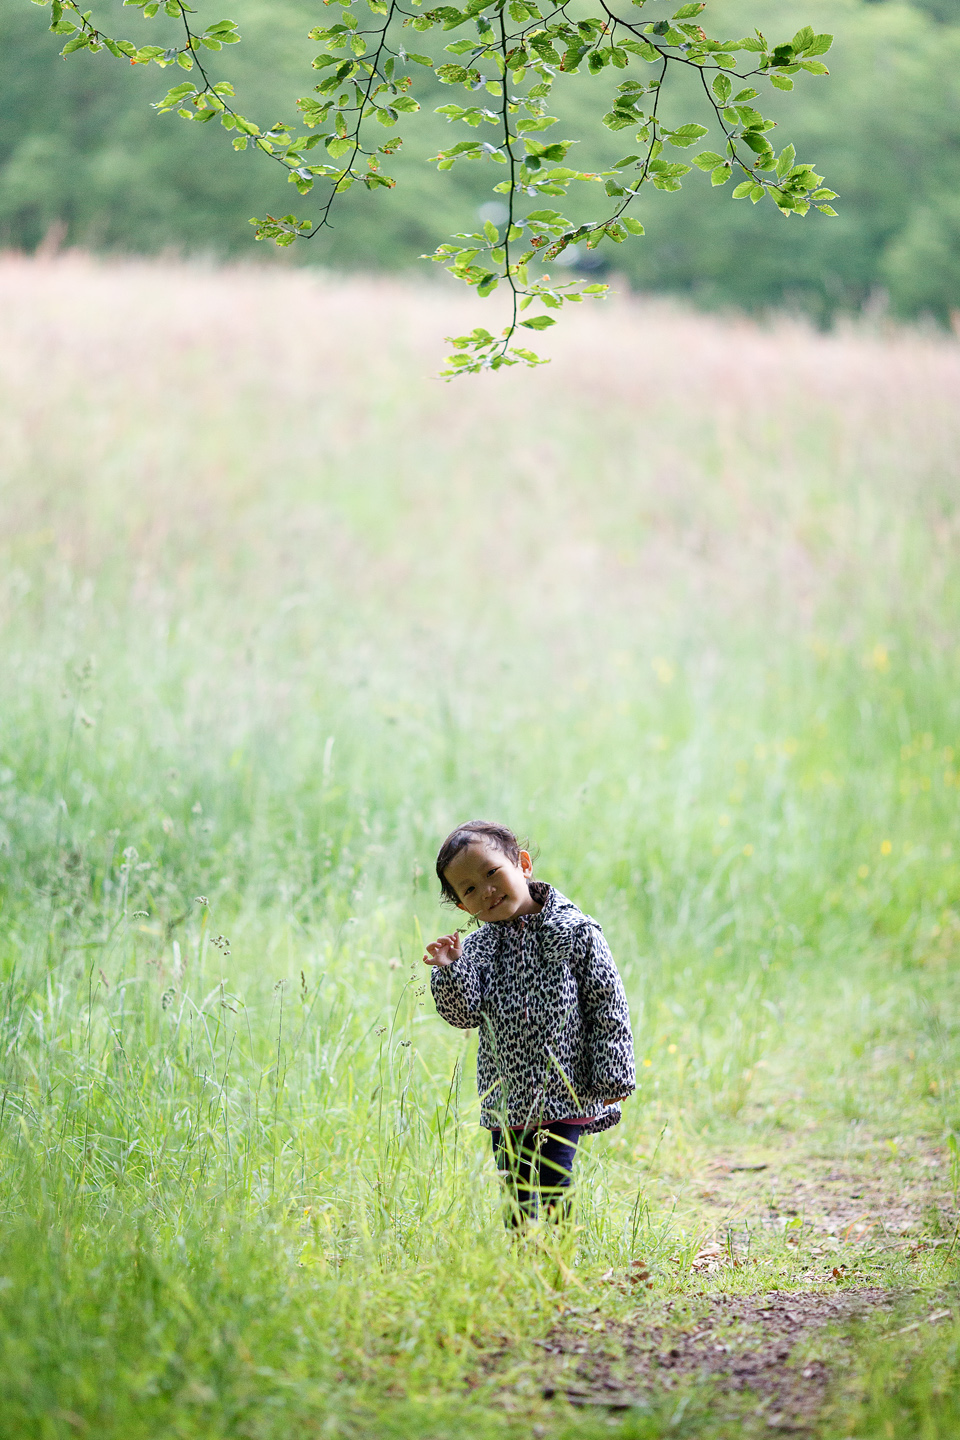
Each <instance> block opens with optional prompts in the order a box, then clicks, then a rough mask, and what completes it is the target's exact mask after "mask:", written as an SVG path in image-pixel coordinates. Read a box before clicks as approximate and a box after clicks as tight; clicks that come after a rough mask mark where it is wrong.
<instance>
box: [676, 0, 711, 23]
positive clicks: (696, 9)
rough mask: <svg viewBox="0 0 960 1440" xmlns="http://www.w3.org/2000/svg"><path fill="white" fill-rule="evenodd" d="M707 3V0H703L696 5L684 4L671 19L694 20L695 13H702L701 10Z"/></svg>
mask: <svg viewBox="0 0 960 1440" xmlns="http://www.w3.org/2000/svg"><path fill="white" fill-rule="evenodd" d="M705 4H706V0H701V3H699V4H695V5H682V6H681V7H680V9H679V10H678V11H677V12H676V14H675V15H673V16H671V19H673V20H692V19H693V17H694V16H695V15H699V14H700V12H701V10H702V9H703V8H704V5H705Z"/></svg>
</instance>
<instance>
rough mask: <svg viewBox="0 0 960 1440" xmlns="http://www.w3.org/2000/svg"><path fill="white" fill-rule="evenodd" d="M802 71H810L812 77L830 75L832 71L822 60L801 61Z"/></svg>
mask: <svg viewBox="0 0 960 1440" xmlns="http://www.w3.org/2000/svg"><path fill="white" fill-rule="evenodd" d="M800 69H801V70H808V71H809V72H810V74H811V75H829V74H830V71H829V70H828V69H827V67H826V65H824V64H823V62H822V61H821V60H801V61H800Z"/></svg>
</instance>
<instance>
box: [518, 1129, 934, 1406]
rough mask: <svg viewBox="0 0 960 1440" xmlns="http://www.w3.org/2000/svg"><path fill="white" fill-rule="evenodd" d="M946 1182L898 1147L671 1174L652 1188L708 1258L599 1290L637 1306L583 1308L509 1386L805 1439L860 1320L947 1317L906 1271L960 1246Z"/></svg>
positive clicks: (923, 1155) (927, 1152) (677, 1261)
mask: <svg viewBox="0 0 960 1440" xmlns="http://www.w3.org/2000/svg"><path fill="white" fill-rule="evenodd" d="M948 1181H949V1166H948V1164H947V1162H946V1159H945V1157H944V1156H943V1155H942V1154H941V1153H938V1152H937V1151H935V1150H933V1149H930V1148H926V1149H924V1148H920V1147H914V1148H912V1149H911V1150H909V1152H908V1153H904V1152H903V1151H902V1149H901V1148H900V1147H898V1146H896V1145H889V1144H882V1145H870V1144H865V1145H862V1146H861V1147H860V1150H859V1152H858V1154H857V1155H856V1156H854V1157H847V1158H845V1159H844V1160H843V1161H842V1162H838V1161H837V1160H836V1158H831V1157H827V1156H817V1155H811V1154H809V1152H808V1153H801V1152H800V1147H799V1146H796V1147H791V1148H790V1149H784V1150H781V1151H779V1152H768V1154H767V1155H765V1156H764V1157H763V1158H759V1157H748V1158H746V1159H740V1160H738V1159H732V1158H723V1159H717V1158H715V1159H713V1160H712V1161H710V1162H709V1163H708V1164H707V1165H706V1167H705V1168H704V1171H703V1173H702V1174H695V1175H692V1176H691V1175H686V1176H680V1175H673V1176H671V1175H669V1174H668V1175H666V1176H664V1177H662V1178H661V1180H660V1181H659V1182H658V1185H657V1188H658V1189H660V1190H662V1191H663V1198H664V1199H666V1198H668V1197H670V1195H671V1191H672V1192H673V1200H674V1202H677V1201H678V1200H679V1201H680V1202H681V1203H683V1205H684V1206H685V1218H694V1219H695V1220H696V1222H697V1227H698V1228H699V1233H700V1235H701V1237H704V1238H703V1239H702V1241H701V1244H700V1248H699V1249H698V1250H697V1251H696V1252H695V1253H690V1252H685V1253H683V1254H677V1255H673V1256H671V1257H669V1258H668V1259H667V1260H666V1262H661V1263H660V1264H659V1265H654V1264H653V1263H652V1262H649V1268H648V1261H647V1260H646V1259H645V1258H644V1257H642V1256H638V1257H636V1258H635V1259H634V1260H633V1262H632V1264H631V1265H630V1266H629V1267H628V1268H627V1269H625V1270H623V1271H620V1272H614V1271H609V1272H608V1273H607V1274H606V1275H605V1276H604V1277H603V1281H604V1282H606V1284H607V1285H609V1286H612V1287H614V1290H615V1291H617V1292H619V1293H620V1294H621V1295H624V1296H627V1295H629V1296H631V1297H632V1298H634V1299H635V1300H636V1302H637V1305H638V1308H637V1309H636V1310H635V1311H634V1312H633V1313H628V1314H627V1315H625V1316H622V1317H620V1318H617V1317H614V1316H611V1314H610V1313H609V1309H610V1307H608V1306H605V1305H600V1304H596V1303H594V1304H589V1303H587V1302H586V1301H584V1302H578V1303H577V1304H576V1305H575V1307H574V1308H571V1309H570V1310H569V1311H568V1312H567V1313H566V1314H564V1315H563V1317H562V1318H561V1319H560V1320H559V1321H558V1322H557V1323H556V1324H555V1325H554V1327H553V1329H552V1330H551V1331H550V1333H549V1334H548V1335H547V1336H546V1337H545V1338H544V1339H543V1340H540V1341H538V1342H536V1345H537V1348H538V1350H539V1352H540V1355H539V1358H538V1359H536V1360H535V1361H533V1362H532V1363H531V1364H530V1366H529V1367H528V1368H527V1372H526V1377H525V1378H521V1379H520V1380H519V1382H516V1373H517V1372H516V1370H514V1376H513V1379H514V1382H515V1383H516V1384H517V1388H519V1389H521V1390H522V1389H529V1387H530V1386H531V1383H532V1384H533V1385H534V1386H535V1387H536V1388H537V1389H538V1390H539V1392H540V1394H541V1395H542V1396H543V1397H544V1398H545V1399H548V1400H550V1399H554V1398H563V1397H565V1398H566V1399H567V1400H568V1401H569V1402H570V1403H571V1404H573V1405H575V1406H580V1407H588V1406H597V1407H602V1408H606V1409H607V1410H610V1411H617V1410H627V1409H630V1408H632V1407H634V1406H637V1405H641V1406H649V1405H651V1404H654V1403H657V1402H658V1401H659V1402H662V1401H663V1400H664V1399H667V1398H669V1396H670V1394H671V1392H674V1393H675V1394H676V1396H677V1399H678V1401H679V1403H680V1406H681V1408H682V1406H683V1405H684V1404H685V1401H684V1400H683V1395H685V1394H686V1395H689V1393H690V1391H691V1389H692V1388H693V1387H694V1386H696V1387H702V1391H703V1395H704V1397H706V1396H707V1395H708V1394H709V1395H711V1396H712V1403H713V1405H714V1407H715V1408H716V1409H717V1410H718V1411H719V1412H720V1413H725V1414H729V1415H731V1416H734V1415H736V1416H740V1417H742V1418H743V1420H744V1421H747V1422H748V1425H747V1428H748V1429H752V1428H754V1427H756V1426H758V1425H759V1426H760V1427H761V1428H763V1429H770V1430H776V1429H781V1430H784V1431H806V1430H809V1429H810V1428H812V1426H813V1425H814V1424H815V1422H816V1420H817V1418H818V1416H819V1415H821V1413H822V1411H823V1407H824V1403H825V1401H826V1399H827V1396H828V1392H829V1390H830V1387H831V1384H832V1383H833V1381H834V1380H835V1379H836V1378H837V1377H838V1376H839V1375H841V1374H842V1373H843V1371H844V1369H845V1368H847V1367H848V1366H849V1364H850V1361H849V1359H848V1354H847V1353H845V1352H848V1351H849V1347H850V1332H851V1329H852V1328H853V1327H855V1325H856V1323H857V1322H858V1321H859V1320H863V1319H866V1318H869V1317H873V1319H874V1320H876V1319H877V1318H882V1317H883V1315H884V1312H886V1315H887V1320H888V1323H889V1326H890V1328H891V1329H892V1330H893V1329H896V1327H897V1315H896V1311H897V1309H898V1308H900V1307H903V1306H909V1307H910V1308H911V1320H910V1323H909V1325H907V1327H906V1328H907V1329H915V1328H918V1327H920V1326H925V1325H927V1324H929V1323H933V1324H936V1323H938V1322H939V1321H940V1320H942V1319H945V1318H946V1317H947V1316H949V1314H950V1313H951V1312H950V1310H949V1309H946V1308H944V1307H943V1305H942V1304H939V1305H938V1304H937V1303H936V1302H935V1301H932V1300H931V1301H929V1302H928V1303H926V1306H925V1308H924V1309H922V1310H921V1311H920V1312H919V1318H917V1316H916V1315H913V1313H912V1312H913V1311H914V1310H916V1308H917V1298H916V1291H915V1290H913V1289H912V1288H911V1286H910V1283H909V1265H910V1262H911V1260H912V1258H913V1257H915V1256H918V1255H921V1254H925V1253H926V1252H929V1251H930V1250H936V1249H938V1248H939V1247H940V1246H943V1245H947V1246H949V1245H950V1243H951V1240H952V1236H953V1234H954V1233H955V1225H956V1220H957V1215H956V1212H955V1207H954V1204H953V1197H952V1194H951V1192H950V1190H949V1186H948ZM905 1264H906V1266H907V1267H908V1270H907V1274H906V1275H905V1273H904V1265H905ZM894 1267H896V1275H894V1274H893V1273H892V1271H893V1269H894ZM651 1272H652V1273H651ZM671 1279H672V1280H673V1285H672V1286H670V1281H671ZM884 1281H885V1282H886V1283H882V1282H884ZM721 1285H723V1289H721V1288H720V1286H721ZM764 1286H769V1287H770V1288H766V1289H765V1288H764ZM667 1287H669V1288H667ZM665 1289H666V1290H667V1293H664V1292H665ZM669 1289H673V1291H674V1293H673V1294H672V1295H671V1294H670V1293H669ZM611 1293H612V1292H611ZM491 1360H492V1362H493V1363H492V1365H491V1367H490V1368H491V1369H492V1370H493V1371H494V1372H496V1371H497V1370H498V1369H501V1368H503V1367H505V1366H506V1365H508V1364H509V1358H508V1356H507V1355H506V1354H504V1355H502V1356H500V1357H491ZM505 1378H506V1377H505ZM509 1383H510V1382H508V1384H509ZM510 1388H513V1386H511V1387H510Z"/></svg>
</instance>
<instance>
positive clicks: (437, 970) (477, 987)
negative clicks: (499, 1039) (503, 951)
mask: <svg viewBox="0 0 960 1440" xmlns="http://www.w3.org/2000/svg"><path fill="white" fill-rule="evenodd" d="M485 969H486V967H485V965H484V964H483V962H482V961H477V960H472V959H471V958H470V956H469V955H468V954H467V952H466V950H464V953H463V954H462V955H461V956H460V959H459V960H454V962H453V964H452V965H442V966H441V965H435V966H434V967H433V969H432V970H431V973H430V990H431V993H432V995H433V1000H434V1004H435V1005H436V1007H437V1012H438V1013H439V1014H440V1015H441V1016H442V1017H443V1019H444V1020H446V1022H447V1024H448V1025H456V1027H457V1029H458V1030H472V1029H473V1027H474V1026H475V1025H479V1024H480V1020H481V1018H482V1012H481V1005H482V1001H483V992H484V989H485V986H484V983H483V980H484V971H485Z"/></svg>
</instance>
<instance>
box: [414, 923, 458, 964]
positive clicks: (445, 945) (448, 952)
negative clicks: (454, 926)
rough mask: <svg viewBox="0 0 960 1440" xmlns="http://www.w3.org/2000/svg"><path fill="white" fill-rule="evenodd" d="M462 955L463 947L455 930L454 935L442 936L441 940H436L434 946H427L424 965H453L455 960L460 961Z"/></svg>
mask: <svg viewBox="0 0 960 1440" xmlns="http://www.w3.org/2000/svg"><path fill="white" fill-rule="evenodd" d="M462 954H463V946H462V945H461V944H460V936H459V934H458V933H457V931H456V930H455V931H454V932H453V934H452V935H441V936H440V939H439V940H434V942H433V944H432V945H428V946H427V953H426V955H424V957H423V963H424V965H452V964H453V962H454V960H459V959H460V956H461V955H462Z"/></svg>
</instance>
